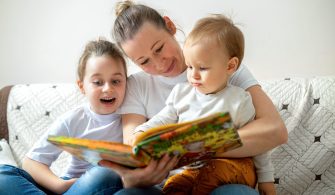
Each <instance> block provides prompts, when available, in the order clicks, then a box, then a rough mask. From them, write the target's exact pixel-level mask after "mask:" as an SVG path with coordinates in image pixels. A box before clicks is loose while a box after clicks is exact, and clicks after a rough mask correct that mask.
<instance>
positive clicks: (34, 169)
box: [22, 157, 76, 194]
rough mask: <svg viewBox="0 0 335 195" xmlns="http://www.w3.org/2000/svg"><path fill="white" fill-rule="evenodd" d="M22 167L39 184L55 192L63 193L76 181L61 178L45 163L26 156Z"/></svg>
mask: <svg viewBox="0 0 335 195" xmlns="http://www.w3.org/2000/svg"><path fill="white" fill-rule="evenodd" d="M22 167H23V169H24V170H25V171H27V172H28V173H29V174H30V175H31V176H32V177H33V178H34V180H35V181H36V182H37V183H38V184H39V185H41V186H43V187H45V188H46V189H48V190H50V191H52V192H54V193H56V194H62V193H64V192H65V191H67V190H68V189H69V188H70V187H71V186H72V184H73V183H74V182H75V181H76V179H70V180H63V179H61V178H59V177H58V176H56V175H55V174H54V173H53V172H52V171H51V170H50V168H49V167H48V166H47V165H45V164H43V163H40V162H37V161H34V160H32V159H30V158H27V157H26V158H24V160H23V164H22Z"/></svg>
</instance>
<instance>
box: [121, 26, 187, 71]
mask: <svg viewBox="0 0 335 195" xmlns="http://www.w3.org/2000/svg"><path fill="white" fill-rule="evenodd" d="M121 47H122V49H123V50H124V52H125V53H126V54H127V56H128V57H129V58H130V59H131V60H132V61H133V62H134V63H135V64H137V65H138V66H139V67H140V68H141V69H142V70H143V71H145V72H146V73H149V74H151V75H161V76H165V77H174V76H177V75H179V74H180V73H182V72H183V71H184V70H185V69H186V65H185V62H184V57H183V53H182V50H181V47H180V46H179V44H178V43H177V41H176V40H175V38H174V34H173V33H170V32H168V31H166V30H165V29H160V28H157V27H156V26H155V25H153V24H151V23H149V22H146V23H144V24H143V25H142V27H141V28H140V29H139V31H138V32H137V33H136V34H135V36H134V37H133V39H131V40H127V41H125V42H124V43H122V44H121Z"/></svg>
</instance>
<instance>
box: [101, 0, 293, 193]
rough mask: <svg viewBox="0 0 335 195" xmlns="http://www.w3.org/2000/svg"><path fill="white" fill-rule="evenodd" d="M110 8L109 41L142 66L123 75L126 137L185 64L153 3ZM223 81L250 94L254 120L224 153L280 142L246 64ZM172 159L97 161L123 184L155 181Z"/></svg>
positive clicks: (277, 123) (155, 107) (281, 133)
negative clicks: (141, 163) (132, 165)
mask: <svg viewBox="0 0 335 195" xmlns="http://www.w3.org/2000/svg"><path fill="white" fill-rule="evenodd" d="M116 13H117V18H116V20H115V23H114V29H113V35H114V38H115V41H116V42H117V43H118V45H119V46H120V47H121V49H122V50H123V51H124V53H125V54H126V55H127V56H128V57H129V58H130V59H131V60H132V61H133V62H134V63H135V64H137V65H138V66H139V67H140V68H141V69H142V70H143V71H144V72H140V73H137V74H134V75H132V76H131V77H130V78H129V81H128V84H129V85H128V86H127V88H128V89H127V97H126V99H125V101H124V104H123V106H122V108H121V113H122V114H123V117H122V121H123V122H122V123H123V128H124V141H125V142H127V143H131V140H132V131H133V130H134V129H135V127H137V126H138V125H140V124H142V123H144V122H145V121H147V119H148V118H151V117H152V116H154V115H155V114H157V113H158V111H160V110H161V109H162V108H163V106H164V103H165V100H166V98H167V96H168V95H169V93H170V91H171V89H172V88H173V86H174V85H175V84H176V83H180V82H185V81H186V71H185V70H186V65H185V63H184V58H183V55H182V50H181V47H180V46H179V44H178V43H177V41H176V39H175V37H174V35H175V33H176V27H175V25H174V23H173V22H172V21H171V20H170V19H169V18H168V17H166V16H164V17H162V16H161V15H159V14H158V13H157V11H155V10H154V9H152V8H150V7H147V6H144V5H140V4H134V3H132V2H130V1H125V2H122V3H119V4H118V6H117V10H116ZM229 83H230V84H232V85H235V86H239V87H242V88H244V89H245V90H247V91H248V92H249V93H250V94H251V96H252V99H253V104H254V106H255V109H256V117H255V120H254V121H252V122H251V123H249V124H248V125H246V126H244V127H243V128H241V129H239V130H238V131H239V134H240V137H241V139H242V142H243V143H244V145H243V147H240V148H238V149H236V150H233V151H229V152H226V153H225V157H247V156H255V155H257V154H260V153H263V152H266V151H268V150H271V149H272V148H274V147H276V146H278V145H280V144H282V143H285V142H286V140H287V130H286V128H285V125H284V123H283V122H282V120H281V118H280V116H279V114H278V112H277V111H276V109H275V107H274V105H273V104H272V102H271V100H270V99H269V98H268V97H267V95H266V94H265V93H264V92H263V90H262V89H261V87H260V86H259V85H258V83H257V81H256V80H255V79H254V77H253V76H252V75H251V73H250V72H249V70H248V69H247V68H246V67H245V66H243V65H241V66H240V68H239V70H238V71H237V72H236V74H234V75H233V76H232V78H231V79H230V81H229ZM177 160H178V159H177V158H169V157H167V156H166V157H164V158H162V159H161V160H160V161H158V162H156V161H153V162H151V163H150V164H149V166H147V167H146V168H143V169H135V170H130V169H127V168H125V167H120V166H118V165H115V164H113V163H111V162H106V161H104V162H101V164H102V165H104V166H108V167H110V168H112V169H113V170H114V171H116V172H117V173H118V174H119V175H120V176H121V178H122V181H123V184H124V187H125V188H128V187H146V186H152V185H155V184H158V183H160V182H161V181H162V180H163V179H164V178H165V177H166V175H167V174H168V172H169V171H170V170H171V169H172V167H173V166H174V165H175V163H176V162H177ZM138 178H141V179H138ZM220 188H221V187H220ZM222 188H225V189H230V192H233V191H232V190H231V189H233V190H235V189H237V190H241V189H243V188H244V186H240V185H232V186H229V185H227V186H222ZM217 190H222V189H217ZM228 191H229V190H228ZM246 192H251V191H248V190H247V191H246ZM214 193H216V190H214V192H213V194H214ZM221 193H222V191H221Z"/></svg>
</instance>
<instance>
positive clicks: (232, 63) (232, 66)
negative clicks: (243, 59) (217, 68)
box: [227, 57, 240, 74]
mask: <svg viewBox="0 0 335 195" xmlns="http://www.w3.org/2000/svg"><path fill="white" fill-rule="evenodd" d="M239 61H240V60H239V59H238V58H237V57H232V58H231V59H230V60H229V61H228V66H227V71H228V73H229V74H233V73H234V72H235V71H236V70H237V69H238V65H239Z"/></svg>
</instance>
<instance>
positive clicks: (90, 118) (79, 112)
mask: <svg viewBox="0 0 335 195" xmlns="http://www.w3.org/2000/svg"><path fill="white" fill-rule="evenodd" d="M48 135H57V136H68V137H76V138H87V139H97V140H106V141H113V142H121V143H122V142H123V133H122V124H121V116H120V115H119V114H116V113H112V114H107V115H100V114H96V113H94V112H93V111H92V110H91V109H90V107H89V105H85V106H82V107H78V108H76V109H73V110H71V111H69V112H67V113H65V114H64V115H62V116H61V117H59V118H58V119H57V120H56V121H55V122H54V123H53V124H52V125H51V126H50V127H49V129H48V131H47V132H46V133H45V134H44V135H43V136H42V137H41V138H40V140H39V141H38V142H37V143H36V144H35V145H34V147H33V148H32V149H31V150H30V151H29V152H28V154H27V157H28V158H30V159H32V160H35V161H38V162H40V163H43V164H45V165H48V166H50V165H51V164H52V163H53V162H54V161H55V160H56V159H57V158H58V156H59V155H60V154H61V153H62V152H63V150H62V149H60V148H59V147H57V146H55V145H53V144H51V143H50V142H48V141H47V137H48ZM91 167H92V165H91V164H90V163H88V162H86V161H83V160H80V159H78V158H76V157H74V156H71V160H70V162H69V163H68V166H67V169H66V172H65V173H64V174H63V175H62V176H65V177H70V178H79V177H80V176H81V175H82V174H83V173H85V171H86V170H87V169H89V168H91Z"/></svg>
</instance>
